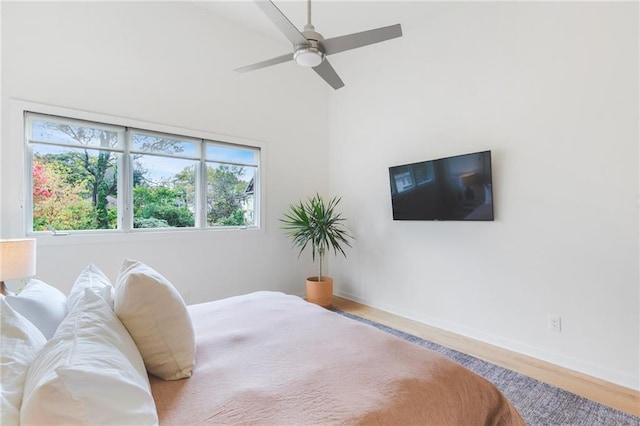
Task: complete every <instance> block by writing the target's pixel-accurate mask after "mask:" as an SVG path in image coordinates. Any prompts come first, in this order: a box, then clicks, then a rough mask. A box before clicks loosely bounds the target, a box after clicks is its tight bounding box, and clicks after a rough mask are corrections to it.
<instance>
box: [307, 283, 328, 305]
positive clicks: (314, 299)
mask: <svg viewBox="0 0 640 426" xmlns="http://www.w3.org/2000/svg"><path fill="white" fill-rule="evenodd" d="M307 302H310V303H315V304H316V305H320V306H322V307H323V308H329V307H330V306H331V303H332V302H333V278H331V277H327V276H326V275H325V276H323V277H322V281H318V277H317V276H315V277H309V278H307Z"/></svg>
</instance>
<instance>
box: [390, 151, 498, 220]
mask: <svg viewBox="0 0 640 426" xmlns="http://www.w3.org/2000/svg"><path fill="white" fill-rule="evenodd" d="M389 180H390V183H391V206H392V208H393V220H486V221H491V220H493V189H492V180H491V151H483V152H476V153H472V154H465V155H457V156H455V157H447V158H441V159H438V160H430V161H423V162H420V163H412V164H404V165H401V166H393V167H389Z"/></svg>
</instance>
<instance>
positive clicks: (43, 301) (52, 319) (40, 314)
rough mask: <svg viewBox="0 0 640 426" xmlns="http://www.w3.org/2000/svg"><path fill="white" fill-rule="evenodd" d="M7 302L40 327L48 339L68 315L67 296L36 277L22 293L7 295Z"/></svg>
mask: <svg viewBox="0 0 640 426" xmlns="http://www.w3.org/2000/svg"><path fill="white" fill-rule="evenodd" d="M7 302H9V304H10V305H11V307H12V308H13V309H14V310H15V311H17V312H18V313H20V314H21V315H22V316H24V317H25V318H26V319H28V320H29V321H31V322H32V323H33V325H35V326H36V327H38V330H40V331H41V332H42V334H43V335H44V337H45V338H47V339H51V337H52V336H53V334H54V333H55V332H56V329H57V328H58V325H59V324H60V323H61V322H62V320H63V319H64V317H65V316H66V315H67V296H65V295H64V294H63V293H62V292H61V291H60V290H58V289H57V288H55V287H53V286H50V285H49V284H47V283H44V282H42V281H40V280H36V279H30V280H29V281H28V282H27V285H25V286H24V290H22V291H21V292H20V294H17V295H9V296H7Z"/></svg>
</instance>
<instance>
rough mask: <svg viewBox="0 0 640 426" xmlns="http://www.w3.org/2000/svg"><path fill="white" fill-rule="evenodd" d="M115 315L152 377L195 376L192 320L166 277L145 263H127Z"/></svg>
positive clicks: (194, 346) (120, 283)
mask: <svg viewBox="0 0 640 426" xmlns="http://www.w3.org/2000/svg"><path fill="white" fill-rule="evenodd" d="M115 313H116V315H118V318H120V321H122V323H123V324H124V326H125V327H127V330H129V333H130V334H131V337H133V340H134V341H135V342H136V346H137V347H138V350H139V351H140V354H141V355H142V359H143V360H144V364H145V366H146V367H147V370H148V371H149V372H150V373H151V374H154V375H156V376H158V377H160V378H162V379H164V380H178V379H183V378H186V377H191V372H192V370H193V367H194V366H195V354H196V344H195V337H194V333H193V325H192V324H191V317H190V316H189V312H188V311H187V306H186V305H185V303H184V301H183V300H182V297H181V296H180V293H178V291H177V290H176V289H175V288H174V287H173V285H171V283H170V282H169V281H168V280H167V279H166V278H164V277H163V276H162V275H160V274H159V273H158V272H156V271H155V270H153V269H152V268H150V267H148V266H147V265H145V264H143V263H141V262H137V261H134V260H128V259H127V260H125V261H124V263H123V264H122V269H121V270H120V274H119V276H118V280H117V283H116V291H115Z"/></svg>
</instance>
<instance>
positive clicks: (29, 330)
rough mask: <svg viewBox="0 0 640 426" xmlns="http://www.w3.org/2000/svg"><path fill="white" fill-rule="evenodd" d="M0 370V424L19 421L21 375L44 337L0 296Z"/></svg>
mask: <svg viewBox="0 0 640 426" xmlns="http://www.w3.org/2000/svg"><path fill="white" fill-rule="evenodd" d="M0 317H1V322H0V328H1V329H2V337H1V338H0V348H2V351H1V352H0V370H1V371H2V375H1V376H2V387H1V389H2V395H1V396H2V402H1V406H0V408H1V409H2V414H1V416H0V424H2V425H6V426H9V425H18V424H20V407H21V405H22V392H23V389H24V379H25V377H26V375H27V370H28V369H29V366H30V365H31V363H32V362H33V360H34V359H35V358H36V355H37V354H38V352H39V351H40V349H42V347H43V346H44V344H45V343H47V339H45V337H44V336H43V335H42V333H41V332H40V330H38V329H37V328H36V326H35V325H33V324H32V323H31V322H30V321H29V320H27V319H26V318H25V317H23V316H22V315H20V314H19V313H17V312H16V311H14V310H13V309H12V308H11V305H9V304H8V303H7V301H6V300H5V298H4V297H3V298H2V300H0Z"/></svg>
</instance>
